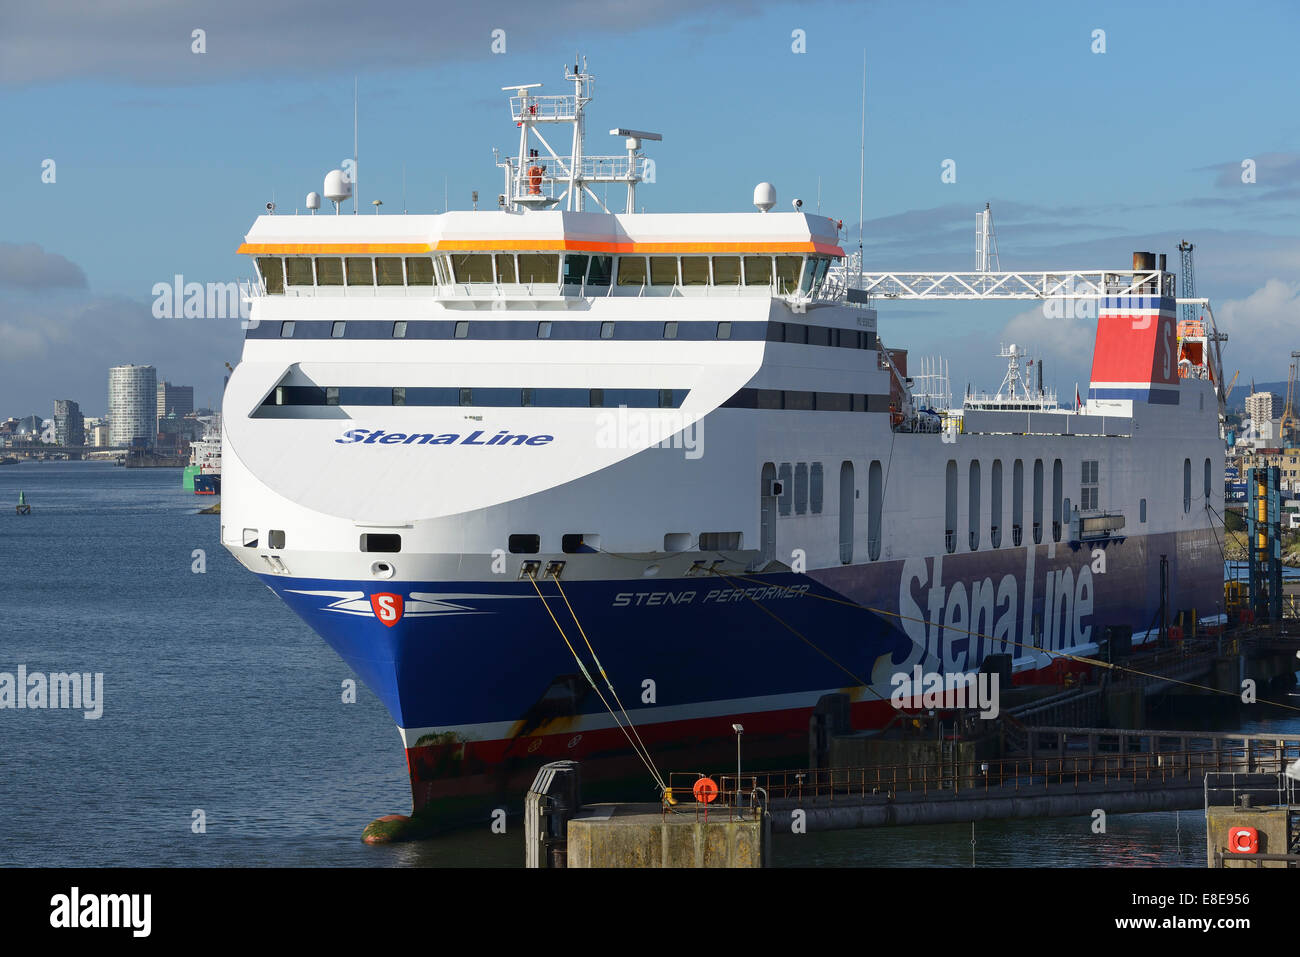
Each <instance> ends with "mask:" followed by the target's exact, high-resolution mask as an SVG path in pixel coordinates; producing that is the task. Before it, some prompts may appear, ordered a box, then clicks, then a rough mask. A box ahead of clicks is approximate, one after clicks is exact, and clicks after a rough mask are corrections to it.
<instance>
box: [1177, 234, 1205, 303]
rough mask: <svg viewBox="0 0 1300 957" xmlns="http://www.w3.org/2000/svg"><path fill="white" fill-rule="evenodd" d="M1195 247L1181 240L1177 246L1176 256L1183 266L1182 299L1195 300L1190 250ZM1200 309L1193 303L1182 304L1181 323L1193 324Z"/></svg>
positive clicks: (1194, 274)
mask: <svg viewBox="0 0 1300 957" xmlns="http://www.w3.org/2000/svg"><path fill="white" fill-rule="evenodd" d="M1195 248H1196V247H1195V246H1193V245H1192V244H1191V243H1189V242H1188V241H1187V240H1185V239H1184V240H1183V241H1182V242H1180V243H1179V244H1178V255H1179V258H1180V259H1181V260H1182V264H1183V294H1182V297H1181V298H1183V299H1195V298H1196V270H1195V267H1194V266H1193V265H1192V250H1193V249H1195ZM1199 311H1200V307H1199V306H1197V305H1195V304H1194V303H1190V302H1187V303H1183V322H1188V323H1191V322H1195V321H1196V316H1197V313H1198V312H1199Z"/></svg>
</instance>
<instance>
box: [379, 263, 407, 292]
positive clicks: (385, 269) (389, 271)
mask: <svg viewBox="0 0 1300 957" xmlns="http://www.w3.org/2000/svg"><path fill="white" fill-rule="evenodd" d="M375 278H376V279H378V280H379V285H381V286H401V285H403V284H404V283H405V282H406V277H405V276H403V275H402V260H401V259H399V258H398V257H396V256H379V257H377V258H376V259H375Z"/></svg>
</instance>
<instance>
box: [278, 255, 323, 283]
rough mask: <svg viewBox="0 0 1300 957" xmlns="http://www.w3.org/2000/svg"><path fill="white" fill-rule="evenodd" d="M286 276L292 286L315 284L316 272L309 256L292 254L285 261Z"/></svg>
mask: <svg viewBox="0 0 1300 957" xmlns="http://www.w3.org/2000/svg"><path fill="white" fill-rule="evenodd" d="M284 278H285V282H287V283H288V284H289V285H290V286H314V285H315V284H316V274H315V273H314V272H313V271H312V268H311V258H310V257H308V256H290V257H289V258H288V259H286V260H285V263H284Z"/></svg>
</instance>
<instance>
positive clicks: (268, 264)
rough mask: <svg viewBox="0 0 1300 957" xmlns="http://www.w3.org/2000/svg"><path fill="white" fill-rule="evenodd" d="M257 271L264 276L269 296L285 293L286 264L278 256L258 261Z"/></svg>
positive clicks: (263, 280) (265, 257)
mask: <svg viewBox="0 0 1300 957" xmlns="http://www.w3.org/2000/svg"><path fill="white" fill-rule="evenodd" d="M257 269H258V271H259V272H260V273H261V274H262V282H263V283H264V284H265V285H266V294H267V295H268V296H278V295H280V294H281V293H283V292H284V262H283V261H282V260H281V259H280V258H279V257H276V256H263V257H260V258H259V259H258V260H257Z"/></svg>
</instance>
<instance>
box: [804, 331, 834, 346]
mask: <svg viewBox="0 0 1300 957" xmlns="http://www.w3.org/2000/svg"><path fill="white" fill-rule="evenodd" d="M830 344H831V330H830V329H828V328H827V327H826V326H809V327H808V345H810V346H829V345H830Z"/></svg>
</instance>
